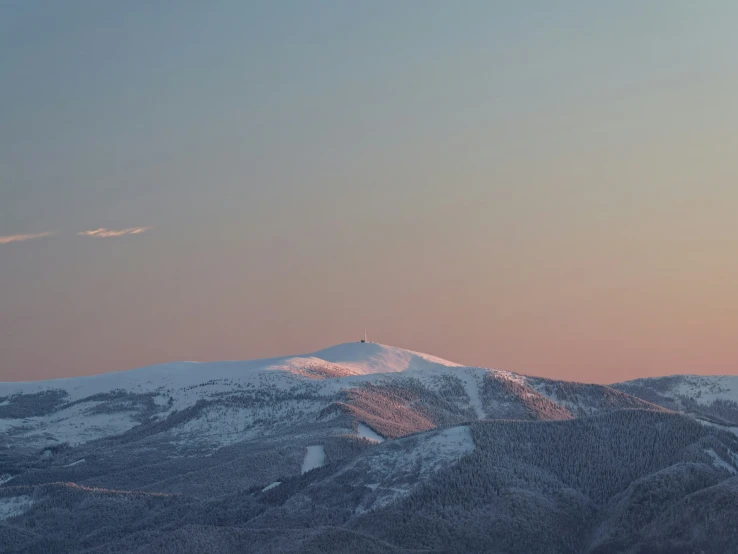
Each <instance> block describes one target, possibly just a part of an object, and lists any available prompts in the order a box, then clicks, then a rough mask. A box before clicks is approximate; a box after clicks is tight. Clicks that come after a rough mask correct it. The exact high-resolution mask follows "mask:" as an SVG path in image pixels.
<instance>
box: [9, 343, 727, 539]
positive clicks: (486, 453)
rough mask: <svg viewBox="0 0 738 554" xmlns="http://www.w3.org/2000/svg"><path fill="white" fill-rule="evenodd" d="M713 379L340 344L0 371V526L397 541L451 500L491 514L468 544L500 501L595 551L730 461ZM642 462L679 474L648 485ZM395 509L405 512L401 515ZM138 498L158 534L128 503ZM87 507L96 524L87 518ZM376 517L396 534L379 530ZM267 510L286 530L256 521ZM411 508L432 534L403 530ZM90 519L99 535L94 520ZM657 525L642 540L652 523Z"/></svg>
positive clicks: (723, 474) (461, 510) (465, 515)
mask: <svg viewBox="0 0 738 554" xmlns="http://www.w3.org/2000/svg"><path fill="white" fill-rule="evenodd" d="M734 379H737V378H727V377H720V378H709V377H705V378H701V377H693V376H678V377H672V378H663V379H661V380H651V379H647V380H638V381H633V382H629V383H621V384H618V385H613V386H612V387H607V386H602V385H589V384H582V383H571V382H566V381H556V380H551V379H541V378H535V377H528V376H523V375H518V374H515V373H511V372H508V371H501V370H494V369H487V368H479V367H465V366H461V365H459V364H456V363H453V362H450V361H446V360H442V359H440V358H436V357H434V356H430V355H427V354H421V353H417V352H412V351H409V350H403V349H400V348H394V347H391V346H385V345H381V344H374V343H347V344H341V345H337V346H333V347H330V348H327V349H324V350H320V351H317V352H313V353H309V354H305V355H298V356H288V357H280V358H271V359H264V360H251V361H224V362H208V363H195V362H177V363H171V364H163V365H158V366H152V367H146V368H140V369H134V370H130V371H122V372H116V373H108V374H102V375H96V376H90V377H78V378H70V379H58V380H53V381H44V382H33V383H0V508H1V506H5V507H6V508H5V509H0V512H2V513H1V514H0V536H2V537H4V539H3V540H4V541H6V542H7V543H8V544H14V545H16V546H17V548H18V549H19V551H23V552H34V551H44V549H46V550H48V549H56V550H57V551H60V552H71V551H79V550H81V549H82V546H83V545H82V543H80V542H78V541H77V537H76V536H74V535H70V531H69V529H81V528H86V527H85V526H87V525H89V527H90V529H92V531H91V533H90V534H87V535H85V537H86V538H85V541H84V545H97V546H95V548H97V550H96V551H101V552H102V551H107V550H108V548H107V544H108V543H107V542H106V541H112V542H111V544H114V545H115V546H114V548H117V549H118V550H123V551H128V550H135V549H139V550H140V551H150V550H151V548H150V547H151V543H150V541H152V540H160V539H162V540H163V537H165V536H166V541H165V542H166V543H167V544H169V542H168V541H172V542H171V544H176V545H178V546H179V547H181V548H182V549H185V550H186V547H187V545H199V547H193V548H195V550H193V551H196V550H197V548H200V549H201V550H202V549H205V550H208V549H209V550H211V551H212V550H213V549H214V550H220V551H238V550H239V549H241V550H242V549H243V548H246V546H247V545H248V546H249V547H251V546H252V544H261V545H263V546H264V548H265V549H266V548H272V549H273V550H279V551H285V549H286V548H287V549H288V550H287V551H289V548H291V549H293V551H304V550H306V551H317V552H325V551H331V549H330V546H331V544H332V542H331V541H334V540H337V541H340V542H341V544H344V545H345V544H351V545H354V547H353V549H354V550H355V551H362V550H361V549H366V551H367V552H397V551H401V550H398V548H400V547H399V546H398V547H395V546H392V545H402V547H403V548H408V549H418V548H419V549H421V550H422V549H436V550H438V549H441V550H444V549H446V548H447V547H448V546H449V543H447V542H446V541H448V540H450V539H449V537H450V536H451V535H450V534H453V533H454V532H455V531H454V530H453V529H452V528H446V527H444V525H446V524H445V523H443V522H444V521H451V520H453V519H454V518H459V517H460V518H461V520H460V521H465V520H467V519H468V520H469V521H477V519H478V518H479V517H481V518H482V520H484V521H491V520H490V518H492V519H493V520H495V521H500V522H502V523H500V525H501V527H499V529H498V528H497V527H494V526H492V527H489V530H488V531H484V532H482V533H481V535H479V532H478V530H479V529H480V526H479V525H478V524H473V525H472V527H470V528H469V529H468V530H467V531H468V534H469V536H475V537H476V536H477V535H479V536H478V537H477V539H474V540H478V541H480V542H479V543H478V544H477V543H474V542H473V541H472V542H469V543H467V542H463V541H462V543H463V544H465V545H466V547H468V550H469V551H474V549H475V548H477V547H478V548H482V547H483V546H484V545H488V544H493V543H495V542H496V541H500V540H502V541H503V542H504V540H507V538H505V537H508V535H507V534H506V533H508V531H507V529H508V527H509V526H512V527H511V528H514V529H515V533H517V534H519V535H516V536H524V535H525V534H524V533H523V530H524V528H526V529H527V527H525V525H526V524H525V522H524V521H523V523H521V522H520V521H518V520H517V519H515V518H514V517H513V516H511V515H510V514H527V515H525V517H524V519H525V518H528V519H530V517H532V518H533V519H534V520H538V521H541V522H543V524H542V526H540V527H537V528H536V529H534V530H533V531H530V529H529V535H530V536H529V537H528V539H526V541H528V542H526V544H530V546H531V550H530V551H531V552H533V551H536V550H535V548H536V545H538V544H541V545H543V547H544V550H541V551H547V550H545V547H547V545H549V544H553V543H552V542H551V541H558V542H556V544H557V545H558V546H557V549H558V550H557V551H559V552H569V551H571V552H574V551H576V552H585V551H586V552H588V551H590V550H588V548H589V546H588V545H587V544H586V543H585V542H582V541H584V539H585V538H587V540H590V541H591V546H592V548H604V549H605V550H602V552H606V551H607V550H606V549H607V548H610V547H611V546H612V545H613V544H616V543H617V541H622V540H626V541H628V540H631V539H630V538H628V537H629V535H627V533H631V532H637V533H641V534H642V533H646V531H642V530H637V531H633V526H632V522H629V521H628V522H625V523H624V522H623V518H626V519H627V517H626V516H627V514H629V513H630V512H631V511H632V510H634V509H636V508H637V509H640V508H638V507H639V506H641V505H642V504H643V495H644V494H645V495H647V497H648V498H649V499H651V498H652V497H653V498H662V496H663V498H670V499H673V500H674V501H675V502H676V501H678V502H682V503H683V504H684V506H685V508H684V513H686V512H687V511H688V510H689V509H691V508H689V506H690V504H689V496H688V495H689V494H691V493H692V492H695V491H702V490H703V489H704V488H705V487H717V488H716V489H715V490H716V491H718V492H717V493H716V494H720V495H724V496H725V497H726V498H727V497H729V494H730V491H732V490H733V487H732V485H730V480H731V479H738V477H735V475H736V474H738V443H736V438H735V436H734V435H733V434H730V433H725V430H726V429H730V426H731V425H734V426H738V417H735V416H736V415H738V411H736V410H735V408H736V405H735V400H734V398H735V395H734V391H736V390H738V383H736V382H735V380H734ZM674 412H686V413H687V414H688V416H689V417H685V416H684V415H681V414H677V413H674ZM695 418H697V419H699V420H700V423H702V425H700V424H699V423H696V422H695V421H694V419H695ZM582 453H586V454H582ZM582 456H586V458H587V459H586V460H584V459H583V458H582ZM613 457H615V458H617V459H618V461H617V463H616V462H612V461H611V458H613ZM608 460H610V461H608ZM636 470H637V471H636ZM664 475H668V476H675V479H676V480H677V481H678V482H679V483H682V484H681V485H679V486H681V488H679V489H678V490H676V491H666V490H665V488H666V485H665V481H664V479H663V476H664ZM490 487H491V488H490ZM603 487H604V488H603ZM644 489H645V492H644ZM652 493H653V494H652ZM648 495H651V496H648ZM680 495H681V496H680ZM685 495H687V496H685ZM700 498H701V500H700V502H704V496H703V497H700ZM490 499H492V500H493V501H492V500H490ZM648 502H651V500H649V501H648ZM142 506H146V509H143V508H142ZM403 506H404V508H402V507H403ZM634 506H635V507H636V508H634ZM649 506H650V504H649ZM416 508H420V509H422V510H425V512H424V515H422V517H421V516H419V517H421V519H419V520H417V519H414V518H413V516H412V515H410V516H407V517H405V516H403V515H402V514H403V513H409V514H413V513H414V511H415V509H416ZM652 508H653V509H654V510H660V509H662V508H663V506H660V505H659V506H652ZM149 509H151V510H153V511H154V512H155V513H156V514H157V515H156V517H155V518H154V519H155V520H156V521H160V522H166V525H167V526H168V529H172V530H176V531H172V533H174V534H173V535H169V534H164V535H162V534H160V533H159V532H158V530H152V528H151V525H154V527H156V525H158V524H156V525H155V524H153V523H147V522H143V521H141V519H140V518H141V514H142V513H147V512H148V511H149ZM649 509H650V508H649ZM398 510H399V511H398ZM446 510H450V512H448V513H446V515H439V514H442V513H445V511H446ZM506 510H507V511H506ZM729 511H730V510H729ZM100 513H115V514H116V518H115V521H111V522H103V523H100V517H101V516H100ZM649 513H650V512H649ZM684 513H680V514H679V517H686V516H685V515H684ZM731 513H733V512H731ZM735 513H736V514H738V507H737V508H736V511H735ZM474 514H476V515H474ZM597 514H599V515H597ZM516 517H517V516H516ZM439 518H440V519H439ZM475 518H477V519H475ZM506 518H507V519H506ZM510 518H512V519H510ZM608 518H609V519H608ZM394 520H397V521H400V520H402V521H403V523H402V525H404V526H406V528H407V529H408V532H409V533H410V534H411V535H412V536H414V537H416V539H417V540H415V542H413V541H410V542H407V541H405V539H404V538H403V537H402V536H400V535H397V534H396V533H395V534H393V533H389V534H388V533H387V532H386V530H387V529H385V528H387V527H389V525H388V522H390V521H394ZM71 521H74V522H75V524H74V525H70V524H69V522H71ZM78 521H79V522H80V523H79V524H77V522H78ZM275 521H277V522H278V527H280V528H281V529H282V530H280V531H279V537H287V538H277V535H274V534H273V530H271V529H272V527H274V522H275ZM425 521H427V522H432V523H429V524H428V525H430V528H429V529H430V530H432V531H433V532H428V534H427V539H423V540H420V539H419V538H418V537H421V536H423V529H424V526H425V525H426V524H425V523H424V522H425ZM65 522H66V523H65ZM204 522H210V523H204ZM213 522H215V523H213ZM234 522H241V523H238V524H236V523H234ZM246 522H248V523H246ZM505 522H507V523H505ZM572 522H584V523H577V524H576V525H579V526H580V527H581V529H582V531H581V533H579V532H575V533H574V534H569V535H567V534H565V535H562V537H558V536H557V534H556V531H555V530H556V529H557V528H558V527H561V526H564V527H566V526H568V525H574V523H572ZM162 524H163V523H162ZM667 524H668V522H663V525H667ZM100 525H103V526H104V527H105V528H106V529H111V530H115V531H114V533H113V534H112V535H111V534H109V533H105V534H100V533H97V531H95V530H96V529H98V527H100ZM192 525H195V526H198V525H210V526H211V527H208V528H207V530H203V529H200V528H197V529H193V528H192V527H191V526H192ZM234 525H237V527H234ZM243 525H247V527H248V528H249V529H251V530H250V531H246V530H245V528H244V527H243ZM222 526H227V527H228V529H227V530H224V529H223V528H222ZM321 526H323V527H321ZM557 526H558V527H557ZM39 528H41V529H42V531H38V529H39ZM306 528H311V529H314V531H311V533H310V534H305V533H303V532H302V531H300V530H304V529H306ZM131 529H141V530H142V531H141V533H143V535H141V536H139V535H137V534H136V533H134V532H133V531H131ZM318 529H322V531H318ZM437 529H440V530H443V529H445V530H443V531H442V534H441V535H439V534H437V533H436V531H435V530H437ZM659 529H660V528H659ZM659 529H653V528H649V529H648V530H647V533H650V535H648V536H653V537H655V538H653V540H654V541H658V540H660V539H659V537H660V536H661V535H659V534H658V533H659V532H661V531H659ZM585 531H586V533H585ZM439 532H440V531H439ZM701 532H702V531H701ZM115 533H118V534H117V535H115ZM167 533H169V531H167ZM201 533H202V535H201ZM223 533H225V535H224V534H223ZM443 533H445V535H444V534H443ZM520 533H523V534H522V535H520ZM624 533H625V535H624ZM703 534H704V536H706V537H710V536H711V533H710V532H709V531H704V533H703ZM102 535H105V536H102ZM718 535H719V534H717V535H716V536H718ZM409 536H410V535H409ZM624 536H625V537H626V538H625V539H624V538H623V537H624ZM640 536H641V535H639V537H640ZM644 536H645V535H644ZM203 537H204V538H203ZM245 537H248V538H245ZM634 540H635V539H634ZM638 540H641V539H638ZM649 540H651V539H649ZM706 540H707V539H706ZM49 541H50V542H49ZM121 541H122V542H121ZM130 541H132V542H130ZM178 541H179V542H178ZM198 541H203V542H198ZM244 541H245V542H244ZM259 541H262V542H259ZM264 541H265V542H264ZM275 541H276V542H275ZM285 541H287V542H285ZM403 541H405V542H403ZM162 544H163V543H162ZM460 544H461V543H460ZM634 544H635V543H634ZM706 544H707V543H706ZM721 544H722V543H721ZM214 545H215V546H214ZM233 545H240V546H233ZM311 545H312V546H311ZM475 545H476V546H475ZM480 545H481V546H480ZM603 545H604V546H603ZM134 546H135V548H134ZM86 547H87V546H85V548H86ZM129 547H130V548H129ZM288 547H289V548H288ZM569 547H571V550H567V549H568V548H569ZM90 548H93V547H92V546H90ZM111 548H113V546H111ZM173 548H175V547H173ZM347 548H348V547H347ZM34 549H35V550H34ZM311 549H312V550H311ZM349 550H351V548H349ZM173 551H178V550H177V549H176V548H175V550H173ZM510 551H511V552H512V551H514V550H510ZM594 551H595V550H592V552H594Z"/></svg>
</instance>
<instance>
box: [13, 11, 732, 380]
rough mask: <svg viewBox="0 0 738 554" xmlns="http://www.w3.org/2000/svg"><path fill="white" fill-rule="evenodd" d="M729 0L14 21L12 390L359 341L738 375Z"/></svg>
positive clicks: (71, 14)
mask: <svg viewBox="0 0 738 554" xmlns="http://www.w3.org/2000/svg"><path fill="white" fill-rule="evenodd" d="M736 20H738V3H736V2H734V1H733V0H705V1H702V2H694V1H691V0H690V1H686V0H647V1H643V0H618V1H614V0H612V1H610V0H604V1H601V2H590V1H586V0H576V1H574V0H561V1H558V2H549V1H548V0H526V1H520V2H509V1H504V2H503V1H493V0H483V1H473V0H462V1H459V2H449V1H442V2H440V1H434V0H401V1H397V0H387V1H383V0H372V1H371V2H364V1H359V2H347V1H326V0H310V1H304V0H299V1H298V0H294V1H288V0H282V1H279V2H272V1H249V2H247V1H242V0H212V1H210V2H200V1H188V0H177V1H174V0H157V1H156V2H150V1H148V0H130V1H126V2H118V1H113V0H67V1H65V2H57V1H54V0H44V1H41V0H6V1H3V2H0V76H1V77H0V80H1V86H0V380H6V381H18V380H37V379H49V378H56V377H67V376H77V375H89V374H95V373H103V372H108V371H114V370H122V369H129V368H133V367H140V366H146V365H152V364H156V363H163V362H168V361H174V360H199V361H206V360H218V359H251V358H259V357H268V356H276V355H287V354H299V353H305V352H311V351H315V350H318V349H320V348H323V347H326V346H329V345H332V344H336V343H340V342H346V341H351V340H358V339H359V338H361V337H362V336H363V333H364V330H365V329H366V330H367V331H368V333H369V338H370V340H376V341H378V342H382V343H385V344H391V345H394V346H400V347H404V348H409V349H412V350H417V351H422V352H428V353H431V354H434V355H437V356H440V357H443V358H447V359H450V360H453V361H456V362H459V363H464V364H468V365H479V366H485V367H495V368H500V369H506V370H510V371H517V372H522V373H528V374H533V375H541V376H547V377H555V378H561V379H571V380H578V381H587V382H597V383H611V382H617V381H622V380H625V379H630V378H635V377H645V376H655V375H666V374H674V373H698V374H738V347H737V346H736V344H738V341H736V332H737V331H738V292H736V291H737V290H738V289H737V288H736V287H737V286H738V247H737V245H738V215H737V214H738V179H737V177H738V156H736V152H738V34H737V33H735V22H736Z"/></svg>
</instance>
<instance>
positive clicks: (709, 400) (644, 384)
mask: <svg viewBox="0 0 738 554" xmlns="http://www.w3.org/2000/svg"><path fill="white" fill-rule="evenodd" d="M612 388H614V389H617V390H620V391H623V392H625V393H627V394H630V395H632V396H636V397H638V398H641V399H643V400H646V401H648V402H652V403H653V404H657V405H659V406H663V407H664V408H667V409H669V410H676V411H680V412H686V413H688V414H691V415H693V416H695V417H697V418H698V419H700V420H702V421H705V422H707V423H713V424H718V425H722V426H727V427H733V429H734V431H738V375H718V376H702V375H671V376H668V377H652V378H647V379H635V380H633V381H626V382H624V383H617V384H614V385H612Z"/></svg>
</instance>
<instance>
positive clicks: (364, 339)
mask: <svg viewBox="0 0 738 554" xmlns="http://www.w3.org/2000/svg"><path fill="white" fill-rule="evenodd" d="M361 342H367V340H366V329H364V338H363V339H361Z"/></svg>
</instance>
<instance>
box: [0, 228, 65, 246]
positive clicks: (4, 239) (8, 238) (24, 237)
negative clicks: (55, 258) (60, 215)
mask: <svg viewBox="0 0 738 554" xmlns="http://www.w3.org/2000/svg"><path fill="white" fill-rule="evenodd" d="M54 235H56V231H48V232H46V233H31V234H27V235H8V236H5V237H0V244H8V243H11V242H23V241H24V240H31V239H40V238H43V237H52V236H54Z"/></svg>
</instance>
